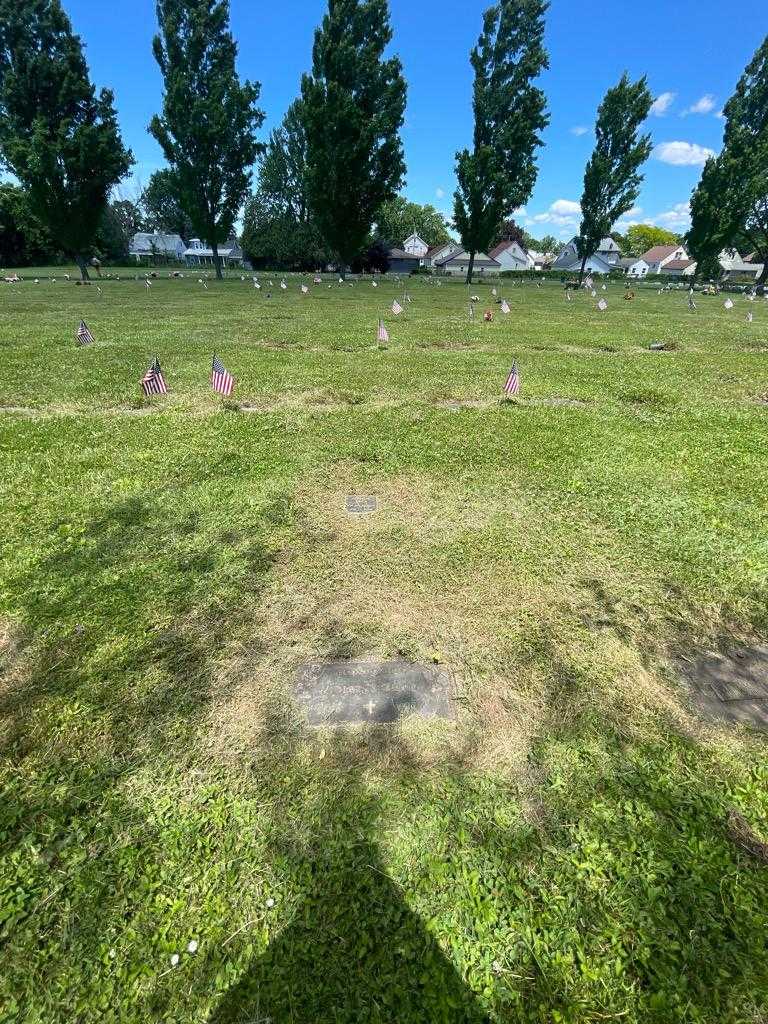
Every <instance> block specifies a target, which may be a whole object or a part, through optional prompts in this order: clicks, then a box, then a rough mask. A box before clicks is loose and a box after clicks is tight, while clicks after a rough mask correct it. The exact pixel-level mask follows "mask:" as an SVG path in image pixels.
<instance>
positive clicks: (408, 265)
mask: <svg viewBox="0 0 768 1024" xmlns="http://www.w3.org/2000/svg"><path fill="white" fill-rule="evenodd" d="M387 256H388V258H389V270H390V272H391V273H392V274H412V273H413V272H414V270H418V269H419V267H420V266H421V259H420V257H418V256H415V255H414V254H413V253H411V252H406V251H405V249H398V248H394V249H390V250H389V252H388V253H387Z"/></svg>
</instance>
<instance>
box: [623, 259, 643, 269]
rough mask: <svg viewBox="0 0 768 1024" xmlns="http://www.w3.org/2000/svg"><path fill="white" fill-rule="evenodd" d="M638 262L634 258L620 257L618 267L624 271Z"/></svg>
mask: <svg viewBox="0 0 768 1024" xmlns="http://www.w3.org/2000/svg"><path fill="white" fill-rule="evenodd" d="M639 262H640V260H636V259H635V257H634V256H622V257H621V259H620V260H619V266H620V267H623V268H624V269H625V270H629V268H630V267H634V265H635V264H636V263H639Z"/></svg>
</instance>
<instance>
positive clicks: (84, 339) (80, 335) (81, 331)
mask: <svg viewBox="0 0 768 1024" xmlns="http://www.w3.org/2000/svg"><path fill="white" fill-rule="evenodd" d="M95 340H96V339H95V338H94V337H93V335H92V334H91V332H90V331H89V330H88V324H87V323H86V322H85V320H81V321H80V326H79V327H78V328H77V343H78V345H92V344H93V343H94V341H95Z"/></svg>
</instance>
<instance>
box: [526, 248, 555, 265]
mask: <svg viewBox="0 0 768 1024" xmlns="http://www.w3.org/2000/svg"><path fill="white" fill-rule="evenodd" d="M528 255H529V256H530V257H531V259H532V260H533V269H534V270H548V269H549V268H550V267H551V266H552V264H553V263H554V262H555V254H554V253H553V252H536V250H535V249H529V250H528Z"/></svg>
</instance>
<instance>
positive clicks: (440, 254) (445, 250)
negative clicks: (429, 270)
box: [422, 242, 461, 267]
mask: <svg viewBox="0 0 768 1024" xmlns="http://www.w3.org/2000/svg"><path fill="white" fill-rule="evenodd" d="M460 248H461V246H460V245H459V244H458V242H441V243H440V245H433V246H432V247H431V248H430V249H427V252H426V254H425V256H424V258H423V260H422V263H423V265H424V266H425V267H433V266H435V264H436V263H437V261H438V260H442V259H444V258H445V257H446V256H450V254H451V253H452V252H458V250H459V249H460Z"/></svg>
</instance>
